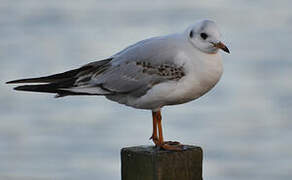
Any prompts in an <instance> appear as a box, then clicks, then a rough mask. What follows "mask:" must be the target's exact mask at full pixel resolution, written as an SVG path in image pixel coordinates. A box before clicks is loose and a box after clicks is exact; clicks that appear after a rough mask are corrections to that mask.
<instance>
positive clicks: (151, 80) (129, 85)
mask: <svg viewBox="0 0 292 180" xmlns="http://www.w3.org/2000/svg"><path fill="white" fill-rule="evenodd" d="M167 41H168V39H167V38H166V39H163V38H153V39H149V40H144V41H141V42H139V43H137V44H135V45H132V46H130V47H128V48H126V49H125V50H123V51H121V52H120V53H117V54H116V55H114V56H113V57H112V58H113V59H112V60H111V62H110V65H109V66H108V67H106V68H103V69H99V70H98V71H97V72H96V73H93V74H82V75H80V77H79V78H78V79H77V80H76V82H75V84H74V85H75V87H73V88H71V89H68V90H69V91H74V92H84V90H86V91H88V92H94V89H96V87H100V88H101V89H103V90H104V91H106V92H108V93H109V94H131V95H133V96H141V95H143V94H145V93H146V92H147V90H149V89H151V88H152V86H154V85H156V84H159V83H162V82H166V81H178V80H179V79H180V78H182V77H183V76H184V75H185V73H184V69H183V66H182V65H178V64H176V63H175V61H174V57H175V53H176V52H175V50H174V49H175V48H173V47H172V45H171V43H169V42H167Z"/></svg>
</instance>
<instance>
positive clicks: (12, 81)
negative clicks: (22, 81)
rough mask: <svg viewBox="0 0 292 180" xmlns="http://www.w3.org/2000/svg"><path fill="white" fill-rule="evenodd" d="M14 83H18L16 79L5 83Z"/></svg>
mask: <svg viewBox="0 0 292 180" xmlns="http://www.w3.org/2000/svg"><path fill="white" fill-rule="evenodd" d="M14 83H17V81H16V80H14V81H8V82H6V83H5V84H14Z"/></svg>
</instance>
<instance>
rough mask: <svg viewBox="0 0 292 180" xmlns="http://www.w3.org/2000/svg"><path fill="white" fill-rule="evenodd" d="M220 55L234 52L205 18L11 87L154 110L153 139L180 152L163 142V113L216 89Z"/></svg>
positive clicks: (171, 143)
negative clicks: (107, 56)
mask: <svg viewBox="0 0 292 180" xmlns="http://www.w3.org/2000/svg"><path fill="white" fill-rule="evenodd" d="M219 50H223V51H225V52H226V53H230V51H229V49H228V48H227V46H226V45H225V44H224V43H223V42H222V41H221V33H220V30H219V28H218V26H217V24H216V23H215V21H213V20H210V19H203V20H199V21H197V22H195V23H194V24H193V25H191V26H189V27H187V28H186V29H185V30H184V31H182V32H179V33H174V34H169V35H164V36H157V37H152V38H148V39H145V40H142V41H139V42H137V43H135V44H133V45H130V46H128V47H126V48H125V49H123V50H121V51H120V52H118V53H116V54H114V55H112V56H110V57H109V58H106V59H103V60H100V61H94V62H90V63H88V64H85V65H83V66H81V67H79V68H76V69H73V70H69V71H65V72H62V73H58V74H53V75H49V76H42V77H37V78H26V79H18V80H13V81H9V82H7V84H17V83H28V85H27V84H26V85H21V86H17V87H15V88H14V89H15V90H19V91H32V92H42V93H54V94H56V96H55V97H56V98H61V97H65V96H76V95H91V96H92V95H96V96H105V97H106V98H107V99H109V100H111V101H115V102H118V103H120V104H124V105H126V106H130V107H133V108H136V109H146V110H151V111H152V122H153V131H152V135H151V137H150V139H152V141H153V143H154V144H155V146H156V147H159V148H160V149H163V150H169V151H180V150H183V149H184V146H183V144H181V143H180V142H177V141H164V138H163V131H162V116H161V109H162V108H163V107H165V106H170V105H177V104H183V103H187V102H189V101H192V100H195V99H197V98H199V97H201V96H203V95H204V94H205V93H207V92H208V91H209V90H210V89H212V88H213V87H214V86H215V85H216V84H217V82H218V81H219V80H220V78H221V76H222V73H223V65H222V57H221V54H220V53H219ZM31 83H37V84H31Z"/></svg>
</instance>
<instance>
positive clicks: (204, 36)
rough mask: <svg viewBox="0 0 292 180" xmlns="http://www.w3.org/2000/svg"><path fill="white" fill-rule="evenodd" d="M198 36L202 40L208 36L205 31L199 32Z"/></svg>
mask: <svg viewBox="0 0 292 180" xmlns="http://www.w3.org/2000/svg"><path fill="white" fill-rule="evenodd" d="M200 36H201V38H202V39H204V40H205V39H207V38H208V35H207V34H206V33H201V34H200Z"/></svg>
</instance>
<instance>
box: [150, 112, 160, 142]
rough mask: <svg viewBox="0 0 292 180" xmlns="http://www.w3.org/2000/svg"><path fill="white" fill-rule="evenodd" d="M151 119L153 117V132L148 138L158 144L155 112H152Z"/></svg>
mask: <svg viewBox="0 0 292 180" xmlns="http://www.w3.org/2000/svg"><path fill="white" fill-rule="evenodd" d="M152 119H153V132H152V136H151V137H150V139H152V141H153V142H154V144H155V145H158V143H159V142H158V137H157V116H156V114H155V112H152Z"/></svg>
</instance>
